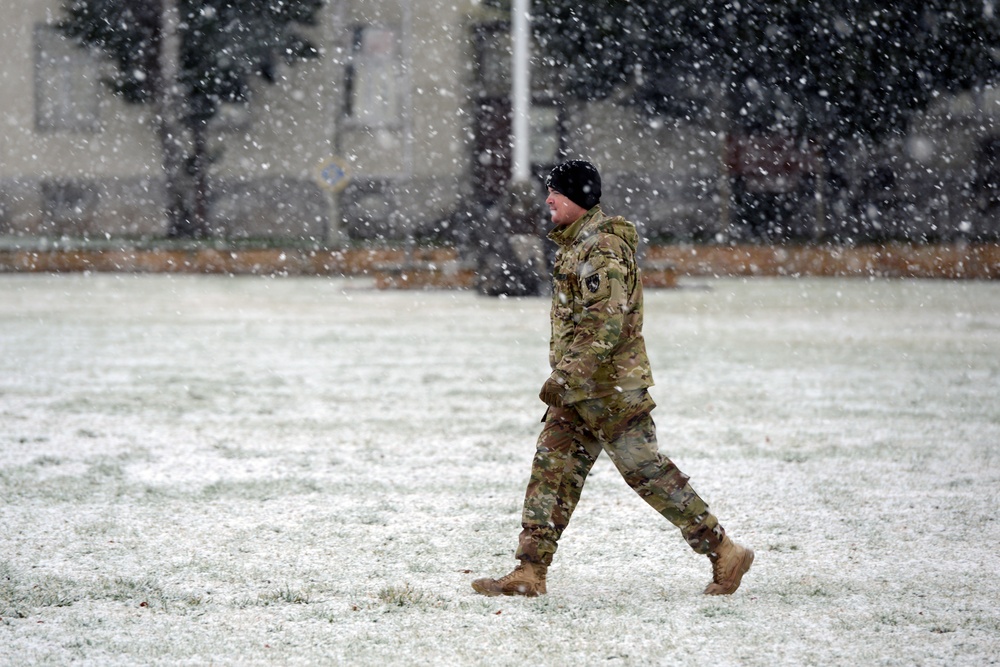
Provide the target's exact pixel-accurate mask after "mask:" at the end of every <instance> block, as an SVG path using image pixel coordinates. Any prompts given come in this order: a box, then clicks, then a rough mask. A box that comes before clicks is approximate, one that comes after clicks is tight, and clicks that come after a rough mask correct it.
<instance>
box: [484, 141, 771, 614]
mask: <svg viewBox="0 0 1000 667" xmlns="http://www.w3.org/2000/svg"><path fill="white" fill-rule="evenodd" d="M545 185H546V187H547V188H548V197H547V198H546V200H545V203H546V205H547V206H548V208H549V210H550V213H551V219H552V223H553V224H554V225H555V228H554V229H553V230H552V232H550V234H549V238H550V239H552V240H553V241H555V242H556V244H557V245H558V252H557V255H556V261H555V267H554V271H553V279H554V280H553V290H552V311H551V324H552V337H551V340H550V343H549V363H550V365H551V367H552V374H551V375H550V376H549V378H548V379H547V380H546V381H545V384H544V385H543V386H542V390H541V393H540V394H539V397H540V398H541V399H542V401H543V402H545V404H546V405H547V406H548V410H547V411H546V413H545V417H544V419H543V423H544V426H543V427H542V432H541V435H540V436H539V438H538V443H537V448H536V451H535V457H534V460H533V461H532V465H531V477H530V479H529V481H528V489H527V491H526V493H525V497H524V508H523V511H522V515H521V527H522V530H521V534H520V537H519V539H518V546H517V552H516V554H515V555H516V558H517V559H518V561H520V562H519V563H518V565H517V567H515V568H514V570H513V571H512V572H511V573H509V574H507V575H506V576H503V577H501V578H499V579H490V578H483V579H476V580H475V581H473V582H472V588H473V589H475V591H476V592H477V593H482V594H483V595H524V596H527V597H534V596H536V595H541V594H544V593H545V576H546V572H547V570H548V567H549V565H550V564H551V563H552V557H553V555H555V552H556V547H557V546H558V543H559V537H560V536H561V535H562V532H563V531H564V530H565V529H566V526H567V525H568V524H569V520H570V517H571V516H572V515H573V510H574V509H575V508H576V504H577V502H578V501H579V499H580V493H581V492H582V491H583V485H584V482H585V481H586V479H587V475H588V474H589V473H590V470H591V468H592V467H593V465H594V462H595V461H596V460H597V457H598V456H599V455H600V453H601V451H602V450H603V451H606V452H607V453H608V455H609V456H610V457H611V460H612V461H613V462H614V464H615V466H616V467H617V468H618V471H619V472H620V473H621V475H622V477H624V478H625V481H626V482H627V483H628V485H629V486H630V487H631V488H632V489H633V490H634V491H635V492H636V493H638V494H639V496H640V497H642V499H643V500H645V501H646V502H647V503H649V505H650V506H652V507H653V509H655V510H656V511H657V512H659V513H660V514H662V515H663V516H664V517H665V518H666V519H667V520H668V521H670V522H671V523H673V524H674V525H675V526H677V527H678V528H679V529H680V531H681V535H682V536H683V537H684V539H685V540H686V541H687V543H688V545H689V546H690V547H691V548H692V549H694V550H695V551H696V552H697V553H699V554H704V555H706V556H708V558H709V559H710V561H711V563H712V582H711V583H710V584H709V585H708V587H707V588H706V589H705V593H706V594H707V595H729V594H731V593H733V592H734V591H736V589H737V588H739V585H740V582H741V580H742V579H743V575H744V574H746V572H747V570H749V569H750V565H751V564H752V563H753V558H754V554H753V551H752V550H751V549H748V548H746V547H743V546H740V545H739V544H737V543H735V542H733V541H732V540H731V539H730V538H729V536H728V535H726V531H725V530H723V528H722V526H721V525H720V524H719V521H718V519H716V517H715V515H713V514H712V513H711V512H710V511H709V509H708V505H707V504H706V503H705V501H704V500H702V498H701V497H700V496H699V495H698V494H697V493H695V491H694V489H692V488H691V485H690V484H688V477H687V475H685V474H684V473H682V472H681V471H680V470H678V468H677V466H675V465H674V464H673V462H671V461H670V459H668V458H667V457H666V456H664V455H662V454H660V453H659V451H658V450H657V444H656V428H655V426H654V424H653V420H652V418H651V417H650V412H651V411H652V409H653V408H654V407H655V403H654V402H653V400H652V399H651V398H650V396H649V393H648V392H647V388H648V387H650V386H652V384H653V377H652V372H651V371H650V367H649V359H648V358H647V356H646V344H645V341H644V340H643V337H642V312H643V305H642V282H641V277H640V274H639V267H638V265H637V263H636V258H635V252H636V247H637V246H638V242H639V236H638V233H637V232H636V229H635V226H634V225H633V224H632V223H630V222H628V221H626V220H625V219H624V218H622V217H618V216H616V217H608V216H607V215H605V214H604V212H603V211H602V210H601V207H600V201H601V177H600V174H599V173H598V171H597V168H596V167H594V165H592V164H591V163H589V162H586V161H583V160H571V161H569V162H564V163H562V164H560V165H558V166H557V167H556V168H555V169H553V170H552V173H551V174H550V175H549V177H548V179H547V180H546V183H545Z"/></svg>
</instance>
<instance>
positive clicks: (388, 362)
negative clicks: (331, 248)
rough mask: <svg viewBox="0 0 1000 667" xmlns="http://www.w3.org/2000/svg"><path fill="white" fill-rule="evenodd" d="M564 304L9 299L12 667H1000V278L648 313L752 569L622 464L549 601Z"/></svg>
mask: <svg viewBox="0 0 1000 667" xmlns="http://www.w3.org/2000/svg"><path fill="white" fill-rule="evenodd" d="M547 308H548V305H547V302H546V300H545V299H506V300H502V299H501V300H498V299H489V298H485V297H480V296H477V295H476V294H473V293H468V292H447V291H439V292H381V291H376V290H373V289H371V288H370V284H369V283H367V282H365V281H361V280H340V279H338V280H331V279H321V278H253V277H244V278H229V277H204V276H163V275H140V276H132V275H95V276H85V275H64V276H46V275H4V276H0V345H2V351H3V354H2V357H0V517H2V518H0V617H2V621H0V663H3V664H10V665H29V664H30V665H36V664H68V663H74V664H94V665H136V664H170V665H174V664H197V665H202V664H213V665H248V664H251V665H252V664H275V665H279V664H280V665H296V664H352V665H421V664H426V665H431V664H433V665H440V664H445V665H477V664H489V665H491V666H500V665H520V664H537V665H567V666H568V665H573V666H579V665H596V664H608V665H617V664H630V665H650V664H654V665H659V664H664V665H665V664H671V665H762V666H764V665H767V666H770V665H776V664H781V665H809V664H812V665H942V666H944V665H948V666H953V665H977V666H978V665H986V664H997V662H998V661H1000V525H998V520H997V514H998V500H1000V283H987V282H938V281H923V282H914V281H881V280H875V281H868V280H861V279H853V280H833V279H817V280H793V279H755V280H747V281H744V280H701V281H697V282H687V283H685V284H684V288H682V289H679V290H662V291H649V292H648V293H647V296H646V336H647V340H648V346H649V350H650V356H651V358H652V362H653V369H654V374H655V376H656V379H657V383H658V384H657V385H656V387H654V389H653V395H654V398H655V399H656V400H657V402H658V403H659V408H658V409H657V410H656V412H655V413H654V415H655V417H656V419H657V424H658V428H659V434H660V442H661V448H662V449H663V450H664V451H665V452H666V453H667V454H668V455H669V456H671V457H672V458H673V459H674V460H675V461H676V462H677V463H678V464H679V465H680V467H681V469H682V470H684V471H685V472H687V473H688V474H690V475H691V477H692V482H693V484H694V485H695V488H696V489H698V490H699V491H700V492H701V493H702V495H703V496H705V497H706V499H708V501H709V502H710V504H711V506H712V508H713V510H715V512H716V513H717V514H718V515H719V516H720V518H721V519H722V520H723V523H724V524H725V525H726V527H727V528H728V530H729V531H730V533H731V534H732V535H733V536H734V537H736V538H737V539H739V540H741V541H744V542H746V543H747V544H749V545H752V546H753V547H754V548H755V549H756V552H757V560H756V563H755V566H754V568H753V570H751V572H750V573H749V574H748V575H747V577H746V579H744V584H743V587H742V588H741V589H740V590H739V591H738V592H737V594H736V595H734V596H733V597H730V598H706V597H704V596H702V595H701V591H702V589H703V587H704V586H705V584H706V583H707V581H708V579H709V576H710V568H709V564H708V561H707V560H706V559H705V558H703V557H699V556H696V555H695V554H693V553H692V552H690V551H689V550H688V549H687V547H686V546H685V545H684V544H683V542H682V541H681V540H680V538H679V535H678V534H677V532H676V531H675V529H673V528H672V527H671V526H670V525H668V524H667V522H666V521H664V520H662V519H661V518H660V517H659V516H658V515H657V514H655V513H654V512H653V511H652V510H651V509H649V508H648V507H647V506H646V505H645V504H644V503H643V502H642V501H641V500H640V499H639V498H638V497H636V496H635V495H633V494H632V493H631V491H629V490H628V488H627V487H626V486H625V484H624V482H622V480H621V479H620V478H619V477H618V475H617V473H616V472H615V471H614V469H613V466H612V465H611V463H610V461H608V460H607V458H606V457H605V458H602V459H601V460H600V461H599V462H598V464H597V467H596V468H595V471H594V474H593V476H592V477H591V479H590V481H589V483H588V486H587V488H586V489H585V492H584V497H583V500H582V502H581V504H580V507H579V509H578V512H577V515H576V516H575V517H574V520H573V524H572V525H571V526H570V527H569V529H568V530H567V531H566V534H565V536H564V540H563V544H562V547H561V549H560V552H559V554H558V555H557V557H556V562H555V564H554V566H553V567H552V569H551V570H550V579H549V595H548V596H547V597H544V598H540V599H534V600H524V599H512V598H484V597H480V596H477V595H475V594H474V593H473V592H472V590H471V588H470V587H469V582H470V581H471V580H472V579H473V578H475V577H476V576H483V575H499V574H503V573H505V572H506V571H508V570H509V569H510V567H511V566H512V565H513V563H514V561H513V559H512V553H513V548H514V546H515V540H516V536H517V533H518V530H519V525H518V523H519V510H520V500H521V495H522V493H523V490H524V485H525V482H526V479H527V474H528V467H529V463H530V460H531V455H532V452H533V449H534V441H535V437H536V435H537V433H538V429H539V423H538V422H539V419H540V418H541V416H542V412H543V410H542V405H541V403H540V402H539V401H538V399H537V391H538V388H539V386H540V385H541V383H542V381H543V380H544V378H545V376H546V373H547V369H546V365H547V361H546V346H547Z"/></svg>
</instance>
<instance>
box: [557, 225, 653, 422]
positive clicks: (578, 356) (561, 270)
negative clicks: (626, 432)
mask: <svg viewBox="0 0 1000 667" xmlns="http://www.w3.org/2000/svg"><path fill="white" fill-rule="evenodd" d="M549 238H550V239H552V240H553V241H555V242H556V243H557V244H558V246H559V250H558V252H557V255H556V261H555V267H554V272H553V274H554V281H553V289H552V311H551V319H552V337H551V340H550V344H549V363H550V364H551V366H552V370H553V374H554V375H555V376H556V377H557V378H558V379H559V380H560V381H561V384H563V385H564V386H565V389H564V391H563V395H562V401H563V403H564V404H566V405H569V404H571V403H576V402H577V401H580V400H584V399H588V398H600V397H602V396H608V395H610V394H612V393H615V392H619V391H623V390H625V391H628V390H633V389H644V388H646V387H650V386H652V384H653V374H652V372H651V371H650V367H649V359H648V357H647V356H646V343H645V340H644V339H643V337H642V281H641V279H640V275H639V267H638V265H637V263H636V260H635V251H636V247H637V246H638V243H639V235H638V233H636V230H635V226H634V225H633V224H632V223H630V222H628V221H627V220H625V219H624V218H621V217H607V216H605V215H604V213H603V212H602V211H601V208H600V206H595V207H594V208H592V209H590V210H589V211H588V212H587V214H586V215H584V216H583V217H581V218H580V219H579V220H577V221H576V222H574V223H573V224H572V225H569V226H567V227H560V228H557V229H555V230H554V231H552V232H551V233H550V234H549Z"/></svg>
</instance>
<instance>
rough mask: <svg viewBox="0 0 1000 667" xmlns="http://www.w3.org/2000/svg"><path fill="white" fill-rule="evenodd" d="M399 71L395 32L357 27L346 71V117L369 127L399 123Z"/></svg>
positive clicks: (397, 42) (400, 106) (398, 53)
mask: <svg viewBox="0 0 1000 667" xmlns="http://www.w3.org/2000/svg"><path fill="white" fill-rule="evenodd" d="M401 69H402V66H401V62H400V49H399V39H398V35H397V32H396V31H395V30H393V29H391V28H382V27H367V26H366V27H359V28H357V29H356V30H355V33H354V47H353V50H352V54H351V65H350V67H349V69H348V82H347V107H346V113H347V116H348V117H349V118H351V119H353V120H355V121H357V122H358V123H361V124H364V125H368V126H371V127H385V126H387V125H393V124H396V123H398V122H399V117H400V113H401V108H402V102H401V97H402V95H401V93H400V84H399V82H400V78H401V77H400V72H401Z"/></svg>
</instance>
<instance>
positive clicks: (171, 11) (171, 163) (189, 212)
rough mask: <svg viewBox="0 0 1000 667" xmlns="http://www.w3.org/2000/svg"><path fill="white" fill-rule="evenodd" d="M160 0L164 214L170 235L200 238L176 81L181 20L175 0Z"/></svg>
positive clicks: (203, 231) (202, 225)
mask: <svg viewBox="0 0 1000 667" xmlns="http://www.w3.org/2000/svg"><path fill="white" fill-rule="evenodd" d="M158 2H159V3H160V31H159V40H158V41H157V46H158V67H157V70H158V75H159V76H158V82H157V84H156V85H154V87H153V89H154V91H155V92H154V95H155V96H156V99H155V102H154V105H155V108H156V123H157V134H158V136H159V138H160V145H161V148H162V150H163V173H164V176H165V177H166V191H167V192H166V194H167V217H168V220H169V228H168V230H167V236H169V237H171V238H200V237H203V236H206V235H207V231H208V229H207V225H206V221H205V214H204V211H203V210H202V211H199V207H198V205H197V204H198V196H197V185H196V183H195V179H194V178H192V173H191V172H192V171H195V170H194V169H190V168H189V167H188V165H189V161H190V160H191V158H193V157H196V156H194V155H193V149H194V146H193V145H192V144H193V141H192V138H191V137H190V133H189V132H188V131H187V128H186V127H185V124H184V105H185V100H184V95H183V91H182V89H181V84H180V81H179V73H180V66H179V62H180V47H181V43H180V34H179V32H178V25H179V24H180V19H179V14H178V10H177V6H176V0H158Z"/></svg>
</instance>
